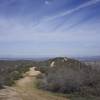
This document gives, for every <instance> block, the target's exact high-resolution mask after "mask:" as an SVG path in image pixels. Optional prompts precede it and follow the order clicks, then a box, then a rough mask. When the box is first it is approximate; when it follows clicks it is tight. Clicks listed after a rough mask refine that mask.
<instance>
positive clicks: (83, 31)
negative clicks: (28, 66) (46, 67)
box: [0, 0, 100, 57]
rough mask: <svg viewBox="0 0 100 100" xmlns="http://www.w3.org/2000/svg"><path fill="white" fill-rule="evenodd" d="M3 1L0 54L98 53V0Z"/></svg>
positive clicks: (26, 55) (85, 54)
mask: <svg viewBox="0 0 100 100" xmlns="http://www.w3.org/2000/svg"><path fill="white" fill-rule="evenodd" d="M6 1H7V2H6ZM6 1H5V2H4V3H3V4H2V3H1V4H0V7H1V8H3V9H0V56H2V57H5V56H7V55H8V56H9V55H11V56H20V57H21V56H22V57H32V56H67V55H68V56H94V55H100V52H99V51H100V46H99V45H98V44H99V43H100V39H99V37H100V34H99V33H100V28H99V26H100V19H99V17H100V14H99V13H100V7H99V4H100V0H87V1H86V0H85V3H84V2H82V1H81V0H79V1H80V2H81V3H80V2H78V1H77V2H78V3H77V4H76V5H77V6H76V5H74V3H75V1H74V0H71V3H69V2H70V0H68V1H66V0H62V1H61V0H54V1H53V0H52V3H50V4H48V3H46V1H48V0H37V1H35V0H34V1H32V0H29V1H27V0H10V1H11V2H8V0H6ZM68 3H69V4H68ZM32 5H34V6H32ZM66 5H67V6H66ZM38 6H39V8H38ZM69 6H71V7H69ZM59 9H60V10H59ZM45 16H49V17H45ZM72 26H75V27H72ZM68 27H70V30H68Z"/></svg>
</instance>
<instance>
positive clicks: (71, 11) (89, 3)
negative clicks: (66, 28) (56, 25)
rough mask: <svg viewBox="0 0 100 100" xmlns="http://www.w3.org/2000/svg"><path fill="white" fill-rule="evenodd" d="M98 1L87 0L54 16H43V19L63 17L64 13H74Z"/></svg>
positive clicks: (99, 0) (98, 0)
mask: <svg viewBox="0 0 100 100" xmlns="http://www.w3.org/2000/svg"><path fill="white" fill-rule="evenodd" d="M98 2H100V0H90V1H88V2H86V3H84V4H81V5H79V6H78V7H76V8H73V9H70V10H68V11H66V12H61V13H60V14H58V15H56V16H52V17H47V18H45V20H47V21H48V20H53V19H56V18H58V17H63V16H66V15H69V14H72V13H74V12H76V11H78V10H80V9H83V8H86V7H89V6H92V5H94V4H96V3H98Z"/></svg>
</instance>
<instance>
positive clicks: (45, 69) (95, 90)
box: [37, 58, 100, 96]
mask: <svg viewBox="0 0 100 100" xmlns="http://www.w3.org/2000/svg"><path fill="white" fill-rule="evenodd" d="M98 67H99V66H98ZM37 70H39V71H41V72H42V74H41V75H39V76H38V77H37V78H38V84H37V86H38V87H39V88H42V89H45V90H49V91H53V92H61V93H79V94H80V95H85V96H86V95H95V96H100V70H99V69H98V68H97V67H96V68H95V67H94V68H93V66H92V67H91V66H90V65H86V64H84V63H81V62H79V61H77V60H74V59H69V58H55V59H49V60H47V61H45V62H43V63H41V66H38V67H37Z"/></svg>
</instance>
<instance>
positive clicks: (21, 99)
mask: <svg viewBox="0 0 100 100" xmlns="http://www.w3.org/2000/svg"><path fill="white" fill-rule="evenodd" d="M39 73H40V72H39V71H35V70H34V67H33V68H30V71H29V72H27V73H26V74H25V75H24V76H25V77H24V78H22V79H20V80H18V81H16V85H15V86H13V87H6V89H3V90H0V100H68V99H67V98H65V97H60V96H56V95H54V94H53V93H49V92H45V91H42V90H38V89H36V88H35V82H36V75H38V74H39Z"/></svg>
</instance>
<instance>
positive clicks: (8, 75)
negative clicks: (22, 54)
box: [0, 60, 36, 88]
mask: <svg viewBox="0 0 100 100" xmlns="http://www.w3.org/2000/svg"><path fill="white" fill-rule="evenodd" d="M33 65H36V62H34V61H28V60H23V61H3V60H1V61H0V88H3V86H5V85H7V86H11V85H13V84H14V83H15V80H18V79H19V78H22V77H23V76H22V75H23V73H25V72H26V71H28V70H29V68H30V67H32V66H33Z"/></svg>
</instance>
